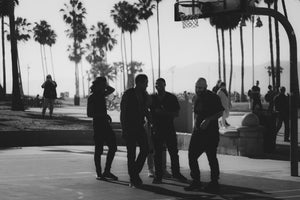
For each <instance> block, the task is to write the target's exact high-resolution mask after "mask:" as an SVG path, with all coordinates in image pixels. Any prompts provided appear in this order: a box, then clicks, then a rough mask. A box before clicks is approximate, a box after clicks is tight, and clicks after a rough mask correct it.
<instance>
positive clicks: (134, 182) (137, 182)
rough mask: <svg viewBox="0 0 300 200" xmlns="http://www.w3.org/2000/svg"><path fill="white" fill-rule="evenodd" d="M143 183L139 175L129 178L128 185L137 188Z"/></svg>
mask: <svg viewBox="0 0 300 200" xmlns="http://www.w3.org/2000/svg"><path fill="white" fill-rule="evenodd" d="M142 184H143V181H142V179H141V178H140V177H137V178H135V179H130V183H129V187H131V188H138V187H140V186H141V185H142Z"/></svg>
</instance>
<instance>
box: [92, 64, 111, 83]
mask: <svg viewBox="0 0 300 200" xmlns="http://www.w3.org/2000/svg"><path fill="white" fill-rule="evenodd" d="M90 73H91V74H92V76H93V78H94V79H95V78H96V77H98V76H105V77H106V78H107V79H108V80H110V81H113V80H114V79H115V78H116V74H115V68H114V66H111V65H109V64H107V63H104V62H97V63H95V64H94V65H93V67H92V68H91V70H90Z"/></svg>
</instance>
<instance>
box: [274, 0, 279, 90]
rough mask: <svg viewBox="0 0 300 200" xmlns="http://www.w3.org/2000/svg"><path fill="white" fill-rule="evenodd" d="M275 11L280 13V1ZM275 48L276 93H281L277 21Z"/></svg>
mask: <svg viewBox="0 0 300 200" xmlns="http://www.w3.org/2000/svg"><path fill="white" fill-rule="evenodd" d="M274 10H275V11H278V0H274ZM275 46H276V73H275V74H276V81H275V82H276V87H275V91H279V87H280V72H279V71H280V39H279V27H278V20H276V19H275Z"/></svg>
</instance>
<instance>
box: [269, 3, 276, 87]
mask: <svg viewBox="0 0 300 200" xmlns="http://www.w3.org/2000/svg"><path fill="white" fill-rule="evenodd" d="M268 8H269V9H271V5H270V4H268ZM268 19H269V42H270V61H271V70H272V85H273V88H274V87H275V86H276V84H275V70H274V56H273V33H272V19H271V17H268Z"/></svg>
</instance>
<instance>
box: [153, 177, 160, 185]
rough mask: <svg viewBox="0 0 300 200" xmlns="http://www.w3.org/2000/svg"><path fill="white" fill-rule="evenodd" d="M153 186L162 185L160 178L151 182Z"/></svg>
mask: <svg viewBox="0 0 300 200" xmlns="http://www.w3.org/2000/svg"><path fill="white" fill-rule="evenodd" d="M152 183H153V184H162V179H161V178H156V177H155V178H154V179H153V181H152Z"/></svg>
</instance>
